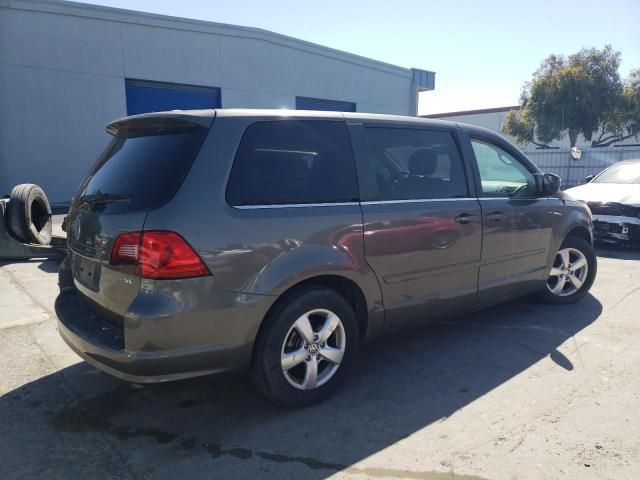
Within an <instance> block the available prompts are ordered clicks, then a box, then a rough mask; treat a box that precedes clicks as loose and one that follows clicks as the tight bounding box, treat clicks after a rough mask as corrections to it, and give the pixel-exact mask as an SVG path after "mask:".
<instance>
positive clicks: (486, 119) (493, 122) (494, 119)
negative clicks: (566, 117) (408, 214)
mask: <svg viewBox="0 0 640 480" xmlns="http://www.w3.org/2000/svg"><path fill="white" fill-rule="evenodd" d="M507 113H508V112H507V111H503V112H487V113H477V114H474V113H468V114H464V115H446V114H444V115H442V116H441V115H437V116H436V115H430V117H431V118H438V119H440V120H449V121H451V122H460V123H468V124H471V125H476V126H479V127H484V128H488V129H489V130H493V131H494V132H497V133H499V134H501V135H503V136H504V137H506V138H508V139H509V141H511V142H513V143H516V140H515V138H513V137H511V136H509V135H504V134H503V133H502V127H503V126H504V122H505V120H506V117H507ZM597 137H598V135H594V137H593V138H592V140H595V139H596V138H597ZM637 143H640V139H634V138H629V139H627V140H625V141H623V142H616V145H617V144H621V145H630V144H637ZM517 145H518V146H519V147H520V148H521V149H522V150H524V151H532V150H536V149H537V146H536V145H534V144H532V143H530V144H526V145H519V144H517ZM549 145H550V146H552V147H559V148H565V149H566V148H569V147H570V142H569V136H568V135H565V136H564V137H563V138H561V139H560V140H555V141H553V142H551V143H550V144H549ZM576 146H578V147H580V148H582V149H584V148H589V147H591V141H590V140H589V141H588V140H585V139H584V137H583V136H582V135H579V136H578V140H577V142H576Z"/></svg>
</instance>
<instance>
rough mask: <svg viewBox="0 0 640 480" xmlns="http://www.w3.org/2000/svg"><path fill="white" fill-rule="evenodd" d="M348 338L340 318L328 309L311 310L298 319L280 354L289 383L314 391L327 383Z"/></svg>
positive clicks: (341, 356)
mask: <svg viewBox="0 0 640 480" xmlns="http://www.w3.org/2000/svg"><path fill="white" fill-rule="evenodd" d="M346 345H347V337H346V334H345V330H344V326H343V325H342V321H341V320H340V318H339V317H338V316H337V315H336V314H335V313H333V312H332V311H330V310H326V309H315V310H310V311H308V312H307V313H305V314H304V315H302V316H301V317H300V318H298V319H297V320H296V321H295V322H294V323H293V325H292V326H291V328H290V329H289V332H287V335H286V337H285V340H284V343H283V345H282V350H281V354H280V365H281V367H282V372H283V373H284V376H285V378H286V379H287V382H289V384H290V385H291V386H293V387H295V388H297V389H300V390H313V389H314V388H318V387H320V386H322V385H324V384H325V383H327V382H328V381H329V380H330V379H331V377H333V376H334V375H335V373H336V371H337V370H338V368H339V367H340V363H342V358H343V356H344V352H345V348H346Z"/></svg>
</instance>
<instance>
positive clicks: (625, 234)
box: [566, 159, 640, 246]
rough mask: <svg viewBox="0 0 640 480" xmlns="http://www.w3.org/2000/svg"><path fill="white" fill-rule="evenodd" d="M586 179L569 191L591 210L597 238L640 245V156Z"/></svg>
mask: <svg viewBox="0 0 640 480" xmlns="http://www.w3.org/2000/svg"><path fill="white" fill-rule="evenodd" d="M585 181H586V182H587V183H586V184H584V185H580V186H578V187H574V188H569V189H567V190H566V193H568V194H569V195H571V197H573V198H574V199H576V200H580V201H582V202H585V203H586V204H587V205H588V206H589V208H590V209H591V213H592V214H593V224H594V234H595V239H596V241H598V242H601V243H617V244H623V245H628V246H640V159H636V160H624V161H622V162H618V163H615V164H613V165H611V166H610V167H609V168H607V169H606V170H604V171H602V172H600V173H599V174H598V175H589V176H588V177H586V178H585Z"/></svg>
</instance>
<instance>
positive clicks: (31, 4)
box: [0, 0, 434, 77]
mask: <svg viewBox="0 0 640 480" xmlns="http://www.w3.org/2000/svg"><path fill="white" fill-rule="evenodd" d="M2 7H5V8H12V9H18V10H30V11H38V12H45V13H54V14H55V13H58V14H61V15H69V16H77V17H85V18H94V19H98V20H105V21H114V22H121V23H130V24H140V25H147V26H151V27H162V28H172V29H175V30H187V31H194V32H200V33H210V34H217V35H225V36H236V37H243V38H252V39H255V40H262V41H266V42H269V43H273V44H278V45H282V46H285V47H289V48H294V49H297V50H301V51H306V52H309V53H314V54H317V55H322V56H325V57H328V58H332V59H334V60H339V61H344V62H348V63H352V64H358V65H362V66H365V67H368V68H372V69H376V70H381V71H384V72H388V73H393V74H396V75H399V76H402V77H411V76H412V75H413V73H412V69H411V68H405V67H401V66H399V65H393V64H391V63H387V62H382V61H380V60H374V59H371V58H368V57H364V56H362V55H357V54H354V53H349V52H345V51H343V50H338V49H335V48H331V47H326V46H324V45H320V44H317V43H313V42H309V41H306V40H301V39H299V38H295V37H290V36H288V35H284V34H281V33H276V32H272V31H269V30H265V29H262V28H257V27H245V26H241V25H232V24H227V23H218V22H212V21H208V20H197V19H191V18H184V17H174V16H170V15H162V14H157V13H149V12H140V11H137V10H129V9H123V8H115V7H105V6H102V5H93V4H86V3H79V2H72V1H67V0H0V8H2ZM420 70H421V69H420ZM425 71H427V72H430V73H434V72H432V71H430V70H425Z"/></svg>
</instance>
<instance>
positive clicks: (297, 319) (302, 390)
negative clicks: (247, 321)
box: [251, 287, 360, 407]
mask: <svg viewBox="0 0 640 480" xmlns="http://www.w3.org/2000/svg"><path fill="white" fill-rule="evenodd" d="M314 312H315V313H314ZM326 312H328V313H326ZM330 314H335V315H336V316H337V318H338V320H339V325H338V326H336V327H335V329H334V330H332V332H333V333H331V335H330V336H328V337H326V336H325V335H326V334H323V330H322V327H323V326H325V325H329V324H332V325H333V324H336V322H335V319H334V318H333V317H332V316H331V315H330ZM303 317H304V318H306V319H307V320H310V322H309V325H310V326H311V327H312V331H307V332H306V335H307V337H308V336H311V335H310V334H311V333H314V334H317V335H316V339H315V340H313V341H312V343H310V344H309V343H308V342H306V341H305V337H304V336H303V335H302V334H301V333H300V332H301V331H302V330H305V329H304V328H300V325H302V326H304V325H305V322H304V320H302V319H303ZM265 322H266V323H265V324H264V326H263V328H262V329H261V331H260V333H259V335H258V338H257V340H256V344H255V348H254V353H253V360H252V365H251V378H252V380H253V383H254V384H255V386H256V388H257V389H258V391H259V392H260V393H262V394H263V395H264V396H266V397H267V398H269V399H270V400H271V401H273V402H274V403H276V404H278V405H282V406H286V407H303V406H306V405H310V404H313V403H316V402H319V401H320V400H323V399H324V398H326V397H328V396H329V395H330V394H332V393H333V392H334V391H335V390H336V388H338V386H339V385H340V383H341V382H342V381H343V380H344V378H345V376H346V375H347V373H348V372H349V370H350V369H351V367H352V365H353V362H354V360H355V358H356V355H357V352H358V346H359V343H360V339H359V329H358V322H357V319H356V314H355V313H354V311H353V308H352V307H351V305H350V304H349V303H348V302H347V301H346V300H345V299H344V297H342V296H341V295H340V294H338V293H337V292H335V291H334V290H330V289H328V288H324V287H313V288H308V289H305V290H303V291H301V292H300V293H299V294H297V295H296V296H292V297H289V299H287V300H285V301H283V302H282V304H280V305H278V306H277V307H276V308H275V310H274V311H273V312H271V313H270V314H269V315H268V317H267V318H266V319H265ZM329 330H330V329H329ZM325 338H326V339H328V340H327V342H326V343H325V344H324V346H323V342H322V340H323V339H325ZM316 342H317V343H316ZM341 345H342V346H343V354H342V356H341V357H340V361H339V363H338V364H337V365H336V363H335V360H336V359H337V358H338V357H339V355H338V356H336V355H335V354H336V353H337V352H336V351H339V350H340V347H341ZM316 352H317V353H316ZM314 354H315V357H316V358H314ZM329 354H331V355H329ZM325 355H327V356H330V357H331V358H333V360H334V362H330V361H329V360H328V359H326V358H325ZM285 356H286V358H285ZM287 360H292V361H291V363H290V365H294V366H293V367H291V366H290V367H288V369H287V370H285V367H284V366H283V363H284V362H286V361H287ZM314 369H316V371H317V372H318V373H317V380H316V382H315V384H314V383H313V381H312V380H313V378H314V377H313V374H312V373H309V372H313V371H314ZM307 380H309V381H307ZM313 385H315V386H314V387H312V388H310V387H311V386H313Z"/></svg>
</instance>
